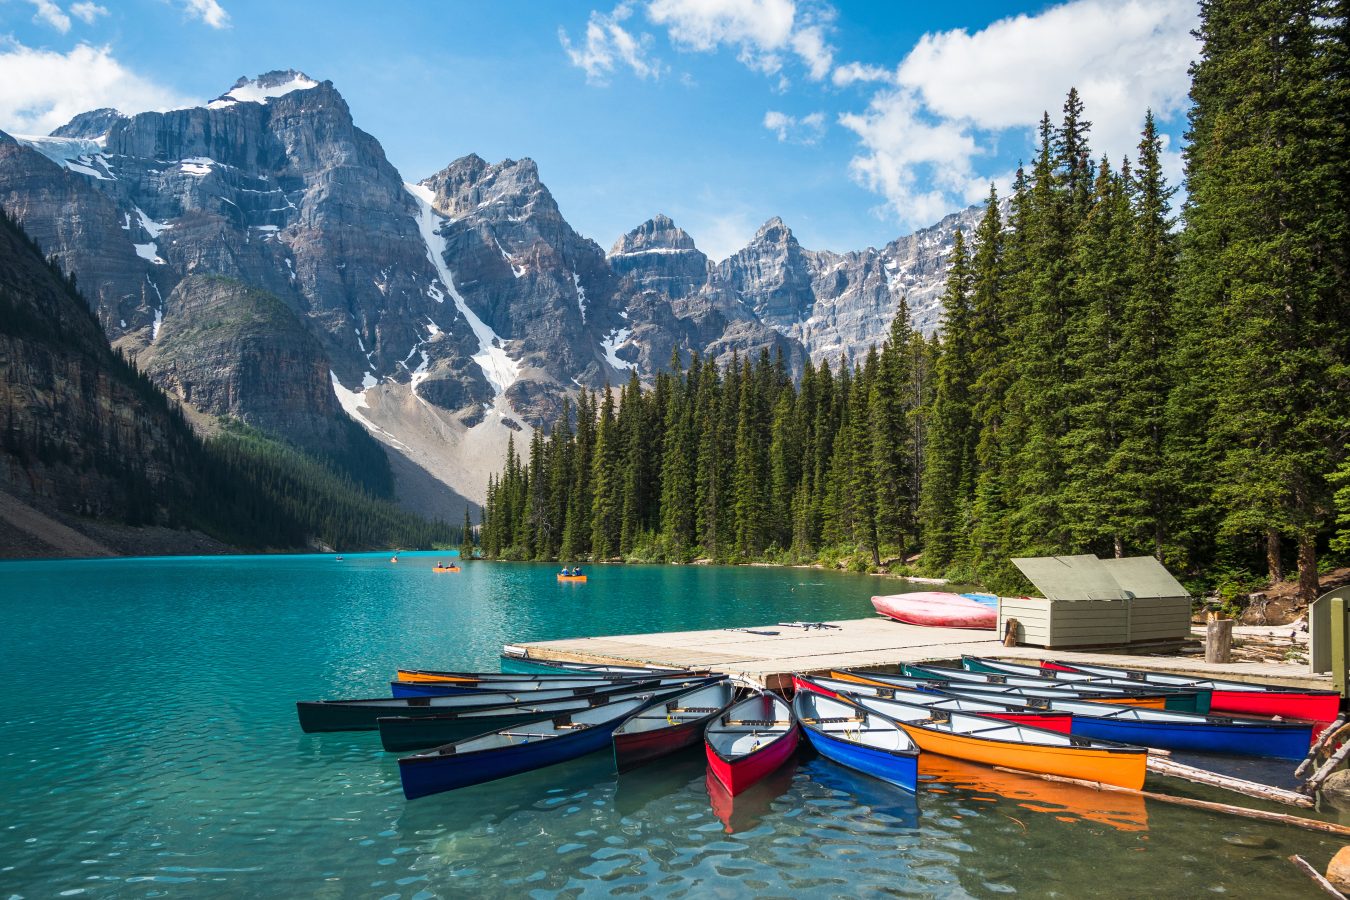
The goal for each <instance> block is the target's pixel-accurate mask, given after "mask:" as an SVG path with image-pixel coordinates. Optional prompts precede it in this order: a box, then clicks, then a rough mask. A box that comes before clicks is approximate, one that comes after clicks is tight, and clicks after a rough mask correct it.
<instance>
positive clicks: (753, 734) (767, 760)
mask: <svg viewBox="0 0 1350 900" xmlns="http://www.w3.org/2000/svg"><path fill="white" fill-rule="evenodd" d="M800 737H801V729H799V728H798V727H797V721H796V719H794V718H793V716H792V707H790V706H788V704H787V703H785V702H784V701H783V700H782V698H780V697H777V696H775V695H774V694H755V695H753V696H751V697H747V698H746V699H744V700H742V701H741V702H740V703H737V704H735V705H734V706H732V707H731V708H730V709H728V710H727V711H726V712H724V713H723V714H722V715H721V716H720V717H719V718H716V719H714V720H713V721H711V722H709V723H708V730H707V731H706V732H705V734H704V738H703V742H704V746H705V748H706V750H707V754H708V769H709V770H710V771H711V772H712V774H713V776H714V777H715V778H716V779H717V780H718V781H720V782H722V784H723V785H724V786H725V787H726V789H727V790H728V791H729V792H730V793H731V795H732V796H733V797H734V796H735V795H737V794H739V793H740V792H741V791H744V790H745V789H746V788H748V787H750V786H751V785H752V784H754V783H755V782H756V781H759V780H760V779H761V778H763V777H764V776H765V775H768V774H769V773H770V772H772V771H773V770H774V769H777V768H778V767H779V766H781V765H782V764H783V763H785V762H787V760H788V759H789V758H790V757H791V756H792V754H793V753H795V752H796V751H797V741H798V739H799V738H800Z"/></svg>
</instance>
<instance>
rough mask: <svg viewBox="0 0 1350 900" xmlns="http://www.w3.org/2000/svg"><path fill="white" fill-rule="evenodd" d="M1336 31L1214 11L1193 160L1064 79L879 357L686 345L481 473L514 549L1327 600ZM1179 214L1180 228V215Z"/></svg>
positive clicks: (1344, 513)
mask: <svg viewBox="0 0 1350 900" xmlns="http://www.w3.org/2000/svg"><path fill="white" fill-rule="evenodd" d="M1346 29H1347V23H1346V18H1345V16H1344V14H1343V11H1341V10H1340V8H1339V7H1338V6H1337V5H1336V4H1332V3H1326V2H1310V0H1304V2H1293V0H1281V2H1274V3H1268V4H1262V5H1261V6H1260V7H1259V8H1251V7H1250V5H1249V4H1241V3H1235V2H1230V0H1214V2H1208V3H1204V4H1202V21H1201V28H1200V31H1199V36H1200V38H1201V41H1202V49H1201V55H1200V57H1199V59H1198V60H1197V62H1196V63H1195V64H1194V65H1193V68H1192V79H1193V80H1192V88H1191V100H1192V107H1191V110H1190V112H1189V131H1188V134H1187V142H1186V145H1185V147H1184V148H1183V154H1184V161H1185V167H1186V189H1187V196H1186V200H1185V202H1184V204H1183V205H1182V207H1181V209H1180V210H1174V204H1173V198H1174V196H1175V194H1176V187H1175V186H1172V185H1169V184H1167V182H1166V179H1165V178H1164V176H1163V152H1164V147H1163V145H1162V141H1161V140H1160V138H1159V136H1158V134H1157V132H1156V130H1155V128H1154V125H1153V118H1152V115H1151V113H1150V114H1148V115H1147V117H1146V120H1145V125H1144V129H1143V133H1142V135H1141V139H1140V142H1139V145H1138V150H1137V154H1136V155H1135V156H1134V158H1132V159H1126V160H1121V161H1113V160H1111V159H1108V158H1106V157H1101V158H1097V157H1096V156H1094V154H1093V152H1092V150H1091V146H1090V136H1091V123H1090V122H1089V121H1088V119H1087V118H1086V114H1087V111H1086V110H1084V108H1083V105H1082V103H1081V101H1080V100H1079V98H1078V95H1077V92H1076V91H1074V90H1070V91H1069V94H1068V98H1067V100H1066V102H1065V104H1064V106H1063V110H1062V116H1061V117H1060V118H1059V121H1057V122H1052V120H1051V118H1050V116H1049V115H1048V114H1047V115H1046V116H1045V117H1044V118H1043V119H1042V122H1041V126H1040V129H1039V145H1038V146H1037V147H1036V148H1035V152H1034V155H1033V157H1032V159H1031V162H1030V163H1029V164H1028V165H1026V166H1025V167H1022V168H1019V170H1018V173H1017V178H1016V182H1015V184H1014V186H1013V189H1012V193H1011V196H1010V198H1009V201H1010V202H1009V213H1008V215H1007V216H1006V221H1005V219H1004V217H1003V216H1002V215H1001V214H1000V203H999V197H998V196H997V195H996V194H995V193H994V192H993V191H992V189H991V193H990V196H989V200H988V204H987V206H986V210H985V214H984V218H983V220H982V221H981V223H980V225H979V227H978V228H977V229H976V231H975V232H974V234H971V235H963V234H960V233H958V235H957V242H956V246H955V248H954V250H953V252H952V254H951V257H950V259H949V261H948V262H949V267H950V268H949V275H948V281H947V286H946V292H945V295H944V298H943V305H944V317H943V321H942V328H941V332H940V336H939V337H934V338H931V339H925V338H924V337H923V336H922V335H919V334H917V333H916V332H915V331H914V329H913V327H912V325H911V323H910V321H909V316H908V311H907V309H906V307H905V305H904V303H903V301H902V302H901V304H900V307H899V309H898V310H897V314H896V316H895V321H894V323H893V325H892V326H891V329H890V332H889V334H888V335H887V336H886V339H885V341H884V342H883V343H882V344H880V346H878V347H875V348H873V350H872V351H871V352H869V353H868V354H867V355H866V357H865V358H863V359H859V360H840V361H838V362H837V363H836V364H834V365H831V364H829V363H824V364H821V365H819V366H812V365H810V364H808V365H807V366H806V368H805V371H804V372H803V373H802V375H801V377H800V379H797V380H794V379H793V378H792V377H791V376H790V373H789V371H788V369H787V366H786V364H785V362H784V361H783V359H782V358H781V357H780V358H770V357H769V356H768V354H767V353H765V354H761V355H760V356H759V357H757V358H755V359H746V358H735V357H733V359H732V360H731V362H730V363H729V364H727V365H725V366H718V365H717V364H716V363H714V362H713V361H712V360H708V359H699V358H698V357H697V356H696V357H695V358H693V359H692V360H682V359H680V358H679V357H678V354H677V356H676V358H675V359H673V360H672V362H671V366H670V371H668V372H661V373H658V374H657V375H656V376H655V378H654V379H653V381H652V382H651V383H650V384H648V385H643V384H641V383H640V382H639V381H638V379H637V376H636V374H634V375H633V376H632V377H631V378H630V380H629V382H628V383H627V384H626V385H624V386H623V387H622V388H621V389H620V391H619V394H618V397H617V398H616V397H615V394H614V392H613V391H612V390H610V389H607V390H606V391H605V392H604V393H603V394H602V395H601V396H599V397H596V396H594V395H587V394H585V393H583V394H582V395H581V397H580V398H579V401H578V404H577V405H576V407H575V408H573V409H568V410H567V411H566V412H565V414H564V416H563V417H562V418H561V419H560V421H559V422H557V423H555V425H554V426H553V427H552V428H551V429H550V430H549V431H548V433H547V434H545V433H544V432H542V431H538V432H536V433H535V434H534V436H533V438H532V440H531V443H530V445H529V447H528V448H524V449H523V450H521V451H518V450H517V448H515V447H514V445H512V447H511V448H510V450H509V451H508V455H507V459H506V460H505V461H504V466H503V469H502V471H501V473H500V474H499V475H498V476H495V477H494V478H493V479H492V480H491V483H490V486H489V490H488V500H487V504H486V506H485V508H484V511H483V522H482V526H481V529H480V542H481V546H482V551H483V553H484V555H486V556H488V557H491V558H503V559H560V560H563V561H577V560H582V559H593V560H608V559H615V558H621V559H627V560H641V561H654V562H655V561H665V562H689V561H692V560H694V559H697V558H704V559H710V560H713V561H718V562H750V561H771V562H815V561H819V562H822V563H825V564H838V563H841V562H842V563H844V564H847V565H851V566H853V567H854V568H858V569H869V568H887V567H889V568H891V569H892V570H894V571H900V572H907V571H911V570H913V571H917V572H921V573H923V574H926V575H945V576H947V577H951V578H954V579H958V580H962V581H977V582H980V583H983V584H985V585H987V586H989V587H991V588H994V589H996V590H1001V591H1008V590H1016V589H1020V588H1022V587H1023V584H1022V582H1021V581H1020V577H1019V576H1018V575H1017V573H1016V571H1015V570H1014V569H1013V568H1012V566H1011V564H1010V563H1009V559H1010V558H1011V557H1015V556H1031V555H1052V554H1066V553H1096V554H1098V555H1102V556H1111V555H1116V556H1119V555H1137V554H1141V553H1142V554H1154V555H1156V556H1158V557H1159V558H1160V559H1162V560H1163V561H1164V562H1165V563H1166V564H1167V565H1168V566H1169V567H1170V568H1172V569H1173V570H1174V571H1176V572H1178V573H1180V574H1181V575H1182V576H1183V577H1185V578H1187V579H1188V580H1189V581H1190V582H1191V584H1193V585H1194V586H1195V587H1196V588H1197V590H1198V589H1202V588H1210V587H1214V586H1216V585H1230V586H1231V585H1239V586H1241V585H1250V586H1253V587H1254V586H1256V585H1258V584H1261V583H1277V582H1279V581H1282V580H1284V579H1285V577H1286V573H1290V574H1293V575H1294V576H1295V577H1296V578H1297V580H1298V586H1299V594H1300V596H1301V597H1302V598H1303V599H1305V600H1306V599H1310V598H1311V596H1312V595H1313V594H1314V593H1315V592H1316V589H1317V578H1318V572H1319V569H1325V568H1326V567H1328V566H1330V565H1331V564H1332V563H1334V562H1336V561H1337V560H1340V561H1344V560H1345V559H1347V558H1350V460H1348V456H1350V454H1347V447H1346V444H1347V441H1348V440H1350V292H1348V291H1347V261H1348V260H1347V256H1350V251H1348V250H1347V248H1348V247H1350V234H1347V221H1350V203H1348V202H1347V190H1350V163H1348V161H1347V153H1348V152H1350V151H1348V150H1347V144H1348V143H1350V142H1348V141H1347V136H1346V125H1347V119H1348V118H1350V116H1347V111H1348V110H1350V88H1348V87H1347V74H1350V73H1347V35H1346ZM1178 213H1179V218H1178Z"/></svg>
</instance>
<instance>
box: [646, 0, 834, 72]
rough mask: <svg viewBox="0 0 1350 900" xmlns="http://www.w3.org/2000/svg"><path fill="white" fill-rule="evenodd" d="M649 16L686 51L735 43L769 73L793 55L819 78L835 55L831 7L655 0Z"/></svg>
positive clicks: (777, 1) (754, 0) (787, 1)
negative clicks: (829, 38) (830, 30)
mask: <svg viewBox="0 0 1350 900" xmlns="http://www.w3.org/2000/svg"><path fill="white" fill-rule="evenodd" d="M647 17H648V18H649V19H651V21H652V22H653V23H655V24H657V25H663V26H665V27H666V28H667V30H668V33H669V35H670V40H671V42H672V43H674V44H675V45H676V46H677V47H679V48H681V49H684V50H692V51H697V52H707V51H711V50H716V49H718V48H719V47H722V46H727V47H734V48H735V49H736V57H737V59H739V60H740V61H741V62H742V63H744V64H745V65H746V66H748V67H750V68H752V69H754V70H756V71H758V72H763V73H764V74H765V75H774V74H778V72H779V71H780V70H781V69H782V68H783V65H784V57H785V56H786V55H788V54H792V55H795V56H796V57H797V58H798V59H799V60H800V61H801V62H802V63H803V64H804V65H805V66H806V69H807V72H808V74H809V75H810V77H811V78H812V79H814V80H816V81H820V80H821V79H823V78H825V77H826V76H827V75H828V74H829V72H830V67H831V65H832V63H833V59H834V48H833V47H831V46H830V45H829V43H828V42H827V41H826V31H827V29H828V27H829V23H830V22H831V21H832V20H833V18H834V11H833V9H832V8H830V7H828V6H823V5H822V6H819V7H810V8H808V7H806V6H805V5H799V4H798V3H797V0H651V2H650V3H649V4H648V5H647ZM781 83H782V82H781V79H780V85H781Z"/></svg>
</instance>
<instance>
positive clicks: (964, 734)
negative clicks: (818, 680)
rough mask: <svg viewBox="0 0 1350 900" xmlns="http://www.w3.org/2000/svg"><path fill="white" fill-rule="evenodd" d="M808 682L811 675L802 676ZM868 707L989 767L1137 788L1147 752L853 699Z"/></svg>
mask: <svg viewBox="0 0 1350 900" xmlns="http://www.w3.org/2000/svg"><path fill="white" fill-rule="evenodd" d="M797 678H799V679H801V680H802V681H803V682H806V683H809V682H810V681H811V679H809V678H802V677H801V676H797ZM848 699H850V700H852V701H853V702H854V703H856V704H857V705H859V706H861V707H862V708H863V709H866V710H867V711H868V712H875V713H879V714H881V715H882V716H885V717H886V718H888V719H891V720H893V721H895V722H896V723H897V724H899V726H900V727H901V728H903V729H904V730H905V732H906V733H907V734H908V735H909V736H910V739H911V740H913V741H914V743H915V744H916V745H918V747H919V749H920V750H922V751H923V752H924V753H940V754H942V755H944V756H954V757H956V758H958V759H965V760H969V761H971V762H978V763H983V764H985V765H989V766H1005V767H1007V768H1010V769H1020V770H1022V771H1026V772H1039V773H1042V774H1046V775H1059V776H1062V777H1066V778H1078V779H1083V780H1086V781H1098V782H1102V783H1104V784H1114V785H1116V786H1118V787H1123V788H1130V789H1132V790H1138V789H1139V788H1141V787H1143V785H1144V770H1145V763H1146V760H1147V756H1148V751H1147V750H1145V749H1144V748H1143V747H1129V746H1126V745H1124V744H1117V743H1112V742H1108V741H1100V740H1092V739H1089V738H1086V737H1080V736H1078V735H1072V734H1063V733H1061V732H1058V731H1048V730H1046V729H1043V728H1032V727H1030V726H1027V725H1014V724H1012V723H1011V722H1002V721H999V720H998V719H991V718H989V717H988V716H983V715H974V714H970V713H961V712H948V711H945V710H938V709H933V708H931V707H929V706H925V705H921V704H914V703H904V702H901V701H900V700H884V699H882V698H880V697H868V696H863V695H861V694H853V695H850V696H849V698H848Z"/></svg>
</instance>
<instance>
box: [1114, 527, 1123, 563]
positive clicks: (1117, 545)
mask: <svg viewBox="0 0 1350 900" xmlns="http://www.w3.org/2000/svg"><path fill="white" fill-rule="evenodd" d="M1112 549H1113V550H1114V551H1115V554H1116V559H1123V558H1124V556H1125V542H1124V541H1123V540H1122V539H1121V537H1120V534H1119V533H1117V534H1116V536H1115V537H1114V538H1113V539H1112Z"/></svg>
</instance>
